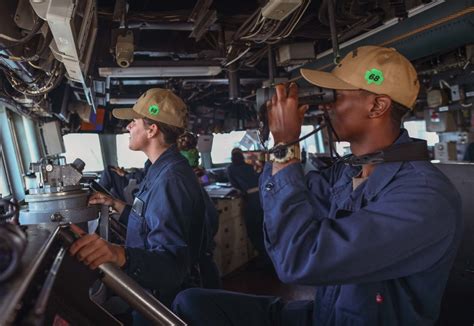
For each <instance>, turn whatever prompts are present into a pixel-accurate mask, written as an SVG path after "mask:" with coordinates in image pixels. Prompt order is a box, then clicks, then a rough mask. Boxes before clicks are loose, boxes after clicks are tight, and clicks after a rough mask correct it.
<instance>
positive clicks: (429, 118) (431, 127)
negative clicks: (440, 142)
mask: <svg viewBox="0 0 474 326" xmlns="http://www.w3.org/2000/svg"><path fill="white" fill-rule="evenodd" d="M441 109H442V107H440V108H439V110H441ZM425 122H426V131H431V132H449V131H456V130H457V126H456V121H455V119H454V117H453V114H452V112H437V111H435V110H432V109H429V110H425Z"/></svg>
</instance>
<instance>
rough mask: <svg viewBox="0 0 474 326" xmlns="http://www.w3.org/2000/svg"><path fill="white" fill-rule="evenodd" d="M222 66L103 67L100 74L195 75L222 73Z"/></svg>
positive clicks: (129, 76) (138, 75)
mask: <svg viewBox="0 0 474 326" xmlns="http://www.w3.org/2000/svg"><path fill="white" fill-rule="evenodd" d="M221 71H222V68H221V67H220V66H173V67H128V68H119V67H101V68H99V75H100V76H101V77H109V78H139V77H195V76H215V75H218V74H220V73H221Z"/></svg>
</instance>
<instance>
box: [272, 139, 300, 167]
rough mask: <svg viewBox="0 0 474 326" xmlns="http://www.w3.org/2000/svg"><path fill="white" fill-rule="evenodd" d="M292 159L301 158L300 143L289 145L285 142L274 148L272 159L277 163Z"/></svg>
mask: <svg viewBox="0 0 474 326" xmlns="http://www.w3.org/2000/svg"><path fill="white" fill-rule="evenodd" d="M292 159H298V160H300V159H301V151H300V144H299V143H297V144H293V145H289V146H287V145H286V144H285V143H278V144H277V145H276V146H275V147H273V149H272V153H271V154H270V161H271V162H275V163H286V162H288V161H290V160H292Z"/></svg>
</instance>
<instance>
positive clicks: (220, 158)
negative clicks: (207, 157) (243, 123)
mask: <svg viewBox="0 0 474 326" xmlns="http://www.w3.org/2000/svg"><path fill="white" fill-rule="evenodd" d="M246 133H247V132H246V131H245V130H243V131H232V132H230V133H227V134H214V139H213V141H212V150H211V157H212V163H213V164H222V163H230V153H231V151H232V149H233V148H234V147H241V146H240V141H241V140H242V138H243V137H244V136H245V134H246ZM241 148H242V150H247V149H246V148H244V147H241ZM251 149H252V148H249V149H248V150H251Z"/></svg>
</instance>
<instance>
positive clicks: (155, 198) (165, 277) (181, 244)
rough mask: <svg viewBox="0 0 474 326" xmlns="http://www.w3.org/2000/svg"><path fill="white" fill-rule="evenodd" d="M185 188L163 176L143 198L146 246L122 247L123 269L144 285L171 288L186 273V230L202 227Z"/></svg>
mask: <svg viewBox="0 0 474 326" xmlns="http://www.w3.org/2000/svg"><path fill="white" fill-rule="evenodd" d="M188 188H189V187H188ZM188 188H187V187H186V186H185V183H184V180H182V178H167V179H166V180H164V181H163V182H160V184H159V186H158V187H156V189H154V190H153V191H152V193H151V194H150V197H149V199H148V202H147V208H146V213H145V214H146V215H145V218H146V223H147V228H148V231H149V232H148V235H147V240H146V241H147V249H146V250H145V249H140V248H129V247H127V248H126V252H127V256H128V257H127V258H128V262H127V268H126V271H127V273H128V274H129V275H130V276H131V277H132V278H134V279H135V280H136V281H137V282H139V283H140V284H141V285H142V286H144V287H146V288H150V289H158V290H159V291H161V290H167V289H175V288H177V287H179V286H180V285H181V284H182V283H183V280H184V278H185V276H186V274H187V268H188V266H189V261H190V259H191V258H190V242H191V241H192V240H191V235H190V233H191V232H190V231H191V229H192V228H198V230H201V229H202V221H198V220H199V219H197V218H196V214H197V213H196V212H194V210H195V207H196V205H195V203H194V200H193V196H192V195H191V194H190V191H189V189H188ZM130 218H133V217H130ZM194 233H195V234H199V236H200V235H201V233H200V232H194ZM193 243H196V242H193ZM198 243H199V242H198Z"/></svg>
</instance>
